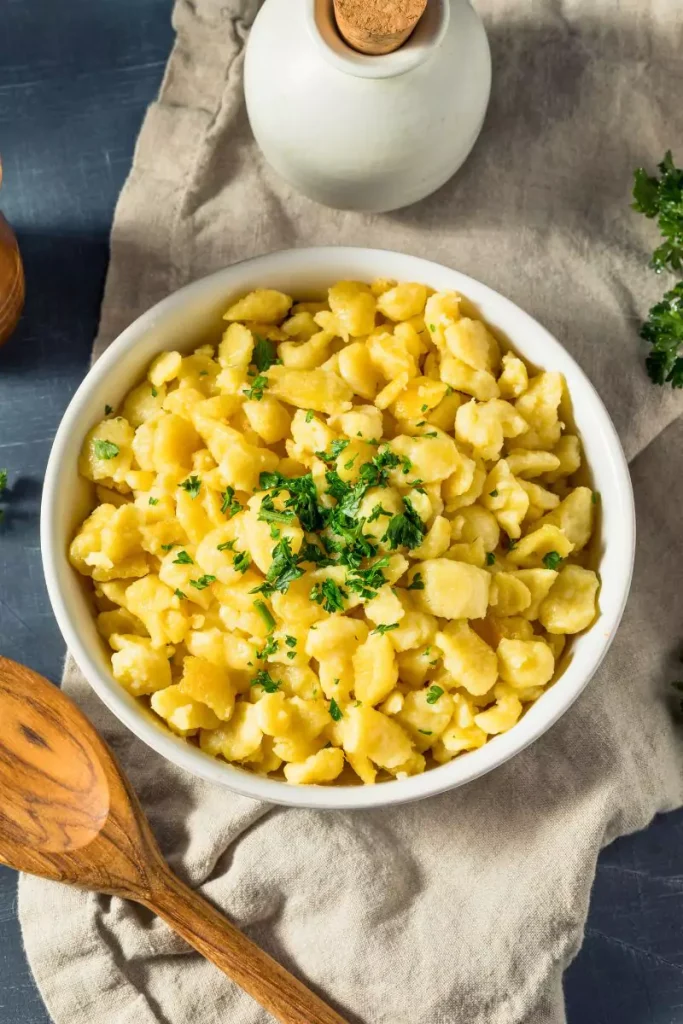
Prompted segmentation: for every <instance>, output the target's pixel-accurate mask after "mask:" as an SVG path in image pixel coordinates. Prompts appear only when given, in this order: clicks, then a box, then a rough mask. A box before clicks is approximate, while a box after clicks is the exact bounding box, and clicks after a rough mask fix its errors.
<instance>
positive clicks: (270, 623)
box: [254, 600, 277, 658]
mask: <svg viewBox="0 0 683 1024" xmlns="http://www.w3.org/2000/svg"><path fill="white" fill-rule="evenodd" d="M254 608H255V609H256V611H257V612H258V613H259V615H260V616H261V618H262V619H263V623H264V625H265V627H266V629H267V630H268V632H269V633H272V632H273V630H274V629H275V619H274V618H273V616H272V615H271V614H270V609H269V608H268V606H267V605H266V604H265V603H264V602H263V601H260V600H259V601H254ZM275 650H277V647H276V648H275ZM258 657H259V658H260V657H261V655H260V654H259V655H258Z"/></svg>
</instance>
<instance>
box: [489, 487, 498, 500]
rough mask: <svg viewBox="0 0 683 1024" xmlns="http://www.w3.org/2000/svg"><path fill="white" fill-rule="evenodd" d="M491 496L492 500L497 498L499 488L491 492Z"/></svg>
mask: <svg viewBox="0 0 683 1024" xmlns="http://www.w3.org/2000/svg"><path fill="white" fill-rule="evenodd" d="M489 495H490V496H491V497H492V498H497V497H498V488H497V487H494V489H493V490H492V491H489Z"/></svg>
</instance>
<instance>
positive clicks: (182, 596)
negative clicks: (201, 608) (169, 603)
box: [174, 587, 187, 601]
mask: <svg viewBox="0 0 683 1024" xmlns="http://www.w3.org/2000/svg"><path fill="white" fill-rule="evenodd" d="M174 594H175V596H176V597H179V598H180V600H181V601H186V600H187V598H186V597H185V594H183V592H182V590H178V588H177V587H176V589H175V590H174Z"/></svg>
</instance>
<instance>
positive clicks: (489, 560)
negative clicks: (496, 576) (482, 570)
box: [486, 551, 496, 565]
mask: <svg viewBox="0 0 683 1024" xmlns="http://www.w3.org/2000/svg"><path fill="white" fill-rule="evenodd" d="M495 561H496V556H495V555H494V553H493V551H487V552H486V564H487V565H493V564H494V563H495Z"/></svg>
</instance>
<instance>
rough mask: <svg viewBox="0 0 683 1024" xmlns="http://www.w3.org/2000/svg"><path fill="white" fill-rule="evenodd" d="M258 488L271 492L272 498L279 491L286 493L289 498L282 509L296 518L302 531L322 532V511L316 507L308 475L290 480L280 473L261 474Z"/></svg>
mask: <svg viewBox="0 0 683 1024" xmlns="http://www.w3.org/2000/svg"><path fill="white" fill-rule="evenodd" d="M259 486H260V488H261V489H262V490H264V491H272V492H273V495H274V496H276V495H277V494H279V493H280V491H283V490H285V491H288V492H289V497H288V498H286V499H285V502H284V507H285V509H287V510H291V511H292V512H293V513H294V515H296V516H297V518H298V520H299V522H300V523H301V526H302V529H303V530H305V531H306V533H317V532H318V531H320V530H322V528H323V526H324V519H323V512H324V510H323V509H321V508H319V506H318V492H317V490H316V487H315V483H314V482H313V476H312V475H311V474H310V473H305V474H304V475H303V476H297V477H292V478H291V479H290V478H289V477H286V476H283V475H282V473H261V475H260V476H259Z"/></svg>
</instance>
